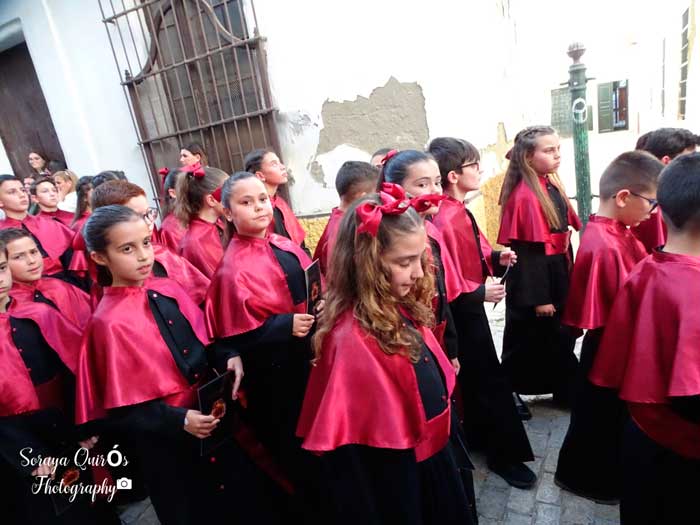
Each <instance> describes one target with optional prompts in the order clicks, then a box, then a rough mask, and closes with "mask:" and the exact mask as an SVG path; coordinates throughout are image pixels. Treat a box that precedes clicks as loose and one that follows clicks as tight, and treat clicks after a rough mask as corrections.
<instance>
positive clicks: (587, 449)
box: [555, 151, 663, 503]
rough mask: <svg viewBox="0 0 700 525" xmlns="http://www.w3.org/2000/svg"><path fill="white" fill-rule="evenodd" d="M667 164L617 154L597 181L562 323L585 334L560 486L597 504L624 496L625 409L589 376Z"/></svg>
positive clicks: (641, 253) (642, 155) (637, 255)
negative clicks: (595, 203) (595, 202)
mask: <svg viewBox="0 0 700 525" xmlns="http://www.w3.org/2000/svg"><path fill="white" fill-rule="evenodd" d="M662 168H663V164H662V163H661V162H660V161H659V160H657V159H656V158H655V157H654V156H653V155H650V154H649V153H646V152H643V151H629V152H626V153H623V154H622V155H620V156H618V157H617V158H616V159H615V160H613V161H612V163H610V165H609V166H608V167H607V168H606V169H605V171H604V172H603V175H602V176H601V178H600V188H599V194H600V206H599V208H598V213H596V214H594V215H591V217H590V221H589V223H588V225H587V226H586V230H585V233H584V234H583V236H582V238H581V244H580V246H579V249H578V253H577V256H576V263H575V264H574V269H573V272H572V276H571V286H570V288H569V296H568V300H567V303H566V308H565V310H564V312H565V313H564V318H563V319H562V323H563V324H566V325H569V326H572V327H574V328H577V329H578V330H579V332H582V331H583V330H587V332H586V335H585V337H584V339H583V347H582V350H581V361H580V365H579V370H578V377H577V385H576V390H577V395H576V396H575V402H574V406H573V408H572V413H571V423H570V425H569V430H568V432H567V434H566V438H565V439H564V443H563V445H562V448H561V452H560V453H559V462H558V465H557V472H556V475H555V482H556V483H557V484H558V485H559V486H561V487H563V488H564V489H566V490H568V491H570V492H573V493H575V494H578V495H579V496H582V497H585V498H589V499H592V500H594V501H596V502H598V503H616V502H617V501H618V500H619V497H620V468H619V460H620V449H619V437H620V432H621V428H622V426H623V424H624V422H625V417H626V413H625V410H624V406H623V405H622V403H621V402H620V401H619V400H618V399H617V395H616V393H615V392H613V391H611V390H609V389H605V388H600V387H598V386H595V385H594V384H591V382H590V381H589V380H588V373H589V372H590V370H591V367H592V366H593V363H594V361H595V358H596V352H597V351H598V344H599V343H600V338H601V336H602V333H603V329H604V328H605V326H606V324H607V320H608V313H609V311H610V308H611V307H612V303H613V301H614V300H615V297H616V296H617V293H618V291H619V289H620V287H621V286H622V284H623V283H624V281H625V279H626V278H627V275H628V274H629V272H630V271H631V270H632V268H633V267H634V266H635V265H636V264H637V263H638V262H639V261H640V260H642V259H643V258H644V257H646V255H647V253H646V250H645V249H644V246H643V245H642V243H641V242H640V241H639V240H638V239H637V238H636V237H635V236H634V235H633V233H632V232H631V231H630V228H632V227H634V226H637V225H638V224H639V223H640V222H642V221H645V220H648V219H649V216H650V214H651V212H652V211H653V210H654V208H655V207H656V200H655V198H656V186H657V183H658V177H659V173H660V172H661V169H662Z"/></svg>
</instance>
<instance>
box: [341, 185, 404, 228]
mask: <svg viewBox="0 0 700 525" xmlns="http://www.w3.org/2000/svg"><path fill="white" fill-rule="evenodd" d="M379 198H380V199H381V201H382V204H377V203H376V202H363V203H362V204H361V205H359V206H358V207H357V209H356V210H355V213H356V214H357V217H358V218H359V219H360V224H359V225H358V226H357V233H358V234H360V233H369V234H370V235H371V236H372V237H376V236H377V232H378V231H379V224H380V223H381V222H382V217H383V216H384V215H401V214H402V213H405V212H406V210H408V209H409V208H410V207H411V205H410V203H409V201H408V200H406V199H395V198H394V197H393V196H392V195H390V194H388V193H384V192H383V191H380V192H379Z"/></svg>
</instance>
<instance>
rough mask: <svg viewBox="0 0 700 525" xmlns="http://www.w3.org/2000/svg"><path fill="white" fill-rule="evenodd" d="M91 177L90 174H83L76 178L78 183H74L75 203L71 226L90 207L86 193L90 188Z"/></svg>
mask: <svg viewBox="0 0 700 525" xmlns="http://www.w3.org/2000/svg"><path fill="white" fill-rule="evenodd" d="M92 179H93V177H92V175H84V176H82V177H80V178H79V179H78V183H77V184H76V185H75V194H76V204H75V214H74V215H73V222H71V226H73V225H74V224H75V223H76V222H77V221H78V220H79V219H80V218H81V217H82V216H83V215H84V214H85V212H87V211H88V210H90V209H91V208H90V201H89V200H88V194H89V193H90V190H91V189H92Z"/></svg>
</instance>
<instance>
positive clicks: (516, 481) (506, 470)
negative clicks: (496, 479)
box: [488, 461, 537, 489]
mask: <svg viewBox="0 0 700 525" xmlns="http://www.w3.org/2000/svg"><path fill="white" fill-rule="evenodd" d="M488 466H489V469H490V470H491V471H493V472H495V473H496V474H498V475H499V476H501V477H502V478H503V479H505V480H506V481H507V482H508V484H509V485H512V486H514V487H517V488H519V489H529V488H532V487H533V486H534V485H535V482H536V481H537V476H536V475H535V473H534V472H533V471H532V470H530V469H529V468H528V467H527V466H526V465H525V463H508V464H505V465H504V464H500V463H495V462H491V461H489V462H488Z"/></svg>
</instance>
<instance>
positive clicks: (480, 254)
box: [428, 137, 537, 489]
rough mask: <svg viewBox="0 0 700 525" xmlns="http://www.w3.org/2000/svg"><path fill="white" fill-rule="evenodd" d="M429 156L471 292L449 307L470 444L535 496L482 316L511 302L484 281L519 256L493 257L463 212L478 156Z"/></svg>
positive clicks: (517, 418) (444, 224)
mask: <svg viewBox="0 0 700 525" xmlns="http://www.w3.org/2000/svg"><path fill="white" fill-rule="evenodd" d="M428 152H429V153H430V154H431V155H432V156H433V158H435V160H436V162H437V163H438V167H439V168H440V175H441V178H442V187H443V191H444V193H445V194H446V195H447V198H446V199H445V200H444V201H442V202H441V203H440V209H439V211H438V213H437V214H436V215H435V216H434V218H433V224H434V225H435V226H437V228H438V229H439V230H440V231H441V232H442V235H443V238H444V240H445V245H446V247H447V250H448V252H449V254H450V256H451V257H452V259H453V260H454V262H455V263H456V264H455V266H456V267H457V269H458V271H459V272H460V274H461V276H462V278H463V279H464V280H465V281H467V282H468V283H469V285H470V287H471V291H470V292H469V293H463V294H461V295H460V296H459V297H457V298H456V299H455V300H454V301H452V302H451V303H450V310H451V311H452V316H453V318H454V321H455V327H456V328H457V340H458V341H459V362H460V363H461V365H462V366H461V369H460V373H459V374H458V377H457V379H458V381H459V385H460V389H461V392H462V399H463V404H464V420H465V421H468V422H469V425H468V427H467V428H465V431H466V434H467V441H468V442H469V443H470V445H472V446H482V447H483V448H484V449H485V451H486V455H487V459H488V466H489V468H490V469H491V470H492V471H494V472H495V473H496V474H498V475H499V476H501V477H502V478H503V479H505V480H506V481H507V482H508V483H509V484H510V485H513V486H515V487H518V488H521V489H526V488H531V487H532V486H533V485H534V484H535V482H536V481H537V477H536V475H535V473H534V472H532V470H530V469H529V468H528V467H527V466H526V465H525V462H528V461H533V460H534V455H533V453H532V448H531V447H530V441H529V440H528V437H527V434H526V432H525V429H524V427H523V423H522V421H521V415H520V414H519V413H518V410H517V408H516V405H515V402H514V398H513V394H512V393H513V389H512V387H511V385H510V382H509V380H508V378H507V377H506V374H505V372H504V370H503V368H502V366H501V363H500V362H499V360H498V356H497V354H496V347H495V346H494V343H493V337H492V335H491V330H490V328H489V322H488V318H487V317H486V311H485V309H484V303H485V302H489V303H497V302H499V301H500V300H502V299H503V298H504V297H505V287H504V285H502V284H499V283H491V282H485V280H486V277H488V276H489V275H493V274H494V273H495V274H500V275H503V273H504V272H505V270H506V267H507V266H508V265H510V264H513V263H515V261H516V256H515V253H514V252H513V251H511V250H510V249H506V250H503V251H500V252H499V251H496V250H492V248H491V246H490V244H489V242H488V240H487V239H486V238H485V237H484V236H483V234H482V233H481V231H480V230H479V226H478V225H477V223H476V220H475V219H474V216H473V215H472V214H471V212H470V211H469V210H468V209H467V208H466V207H465V205H464V200H465V198H466V195H467V193H468V192H469V191H474V190H477V189H479V184H480V180H481V170H480V165H479V163H480V155H479V150H477V149H476V147H474V145H473V144H471V143H469V142H467V141H466V140H461V139H456V138H452V137H440V138H436V139H434V140H433V141H432V142H431V143H430V145H429V146H428ZM494 270H495V271H494ZM525 417H527V416H525Z"/></svg>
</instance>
